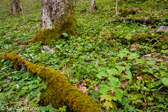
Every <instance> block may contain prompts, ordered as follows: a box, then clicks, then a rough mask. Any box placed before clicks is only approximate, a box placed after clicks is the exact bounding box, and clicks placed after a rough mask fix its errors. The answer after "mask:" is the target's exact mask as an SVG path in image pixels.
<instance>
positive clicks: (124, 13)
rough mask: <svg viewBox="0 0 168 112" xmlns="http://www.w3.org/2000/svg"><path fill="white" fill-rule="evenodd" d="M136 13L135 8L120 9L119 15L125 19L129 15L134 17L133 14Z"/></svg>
mask: <svg viewBox="0 0 168 112" xmlns="http://www.w3.org/2000/svg"><path fill="white" fill-rule="evenodd" d="M137 11H138V8H137V9H132V8H121V9H120V10H119V12H120V15H121V16H122V17H126V16H128V15H130V14H132V15H134V14H136V13H137Z"/></svg>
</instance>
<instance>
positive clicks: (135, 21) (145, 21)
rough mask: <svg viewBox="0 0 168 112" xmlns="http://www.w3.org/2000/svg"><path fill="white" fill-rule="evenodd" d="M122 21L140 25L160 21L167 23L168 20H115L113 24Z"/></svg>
mask: <svg viewBox="0 0 168 112" xmlns="http://www.w3.org/2000/svg"><path fill="white" fill-rule="evenodd" d="M124 21H128V22H134V23H140V24H157V23H159V22H161V21H165V22H168V19H164V20H162V19H148V20H144V19H120V20H116V21H114V22H124Z"/></svg>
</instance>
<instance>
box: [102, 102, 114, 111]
mask: <svg viewBox="0 0 168 112" xmlns="http://www.w3.org/2000/svg"><path fill="white" fill-rule="evenodd" d="M103 107H105V108H106V110H109V109H110V108H112V107H113V106H112V103H111V102H109V101H105V102H104V104H103Z"/></svg>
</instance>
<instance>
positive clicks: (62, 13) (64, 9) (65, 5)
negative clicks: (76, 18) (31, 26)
mask: <svg viewBox="0 0 168 112" xmlns="http://www.w3.org/2000/svg"><path fill="white" fill-rule="evenodd" d="M72 14H74V11H73V1H72V0H42V8H41V29H48V28H50V29H52V28H53V27H54V25H55V23H59V22H60V21H64V20H66V19H67V17H68V16H70V15H72Z"/></svg>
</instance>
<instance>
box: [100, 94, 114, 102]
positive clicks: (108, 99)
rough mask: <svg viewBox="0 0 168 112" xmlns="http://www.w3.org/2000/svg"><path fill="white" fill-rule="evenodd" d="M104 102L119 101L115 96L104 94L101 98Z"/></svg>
mask: <svg viewBox="0 0 168 112" xmlns="http://www.w3.org/2000/svg"><path fill="white" fill-rule="evenodd" d="M103 100H106V101H112V100H114V101H116V100H117V99H116V97H115V96H113V95H107V94H103V95H101V96H100V101H103Z"/></svg>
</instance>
